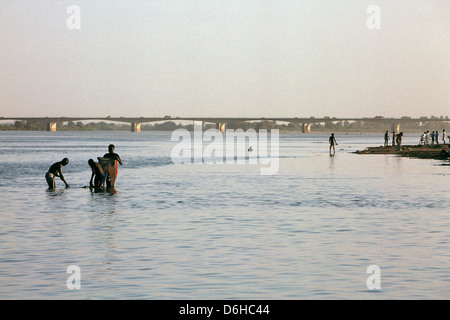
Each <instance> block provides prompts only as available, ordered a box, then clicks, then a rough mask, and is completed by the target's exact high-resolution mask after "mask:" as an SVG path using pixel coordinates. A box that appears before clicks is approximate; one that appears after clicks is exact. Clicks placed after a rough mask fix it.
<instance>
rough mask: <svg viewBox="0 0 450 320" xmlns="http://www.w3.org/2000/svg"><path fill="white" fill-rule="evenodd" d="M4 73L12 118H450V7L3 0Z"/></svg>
mask: <svg viewBox="0 0 450 320" xmlns="http://www.w3.org/2000/svg"><path fill="white" fill-rule="evenodd" d="M71 5H76V6H78V7H79V9H80V15H79V16H80V29H69V28H68V26H67V20H68V19H69V21H70V22H72V23H73V21H74V20H73V19H72V14H71V13H67V8H68V7H69V6H71ZM371 5H375V6H377V7H378V8H379V9H380V15H379V18H380V19H379V20H373V18H374V16H373V12H370V13H368V12H367V9H368V7H369V6H371ZM375 18H376V17H375ZM368 19H371V20H370V21H372V22H373V21H379V23H380V24H379V25H380V28H379V29H369V28H368V27H367V21H368ZM0 71H1V74H0V116H4V117H13V116H17V117H45V116H49V117H52V116H68V117H69V116H84V117H97V116H98V117H105V116H108V115H110V116H112V117H120V116H123V117H139V116H144V117H152V116H164V115H171V116H172V117H176V116H181V117H183V116H185V117H188V116H189V117H196V116H204V117H209V116H210V117H309V116H315V117H322V116H331V117H372V116H378V115H380V116H385V117H400V116H404V115H405V116H412V117H420V116H431V115H434V116H440V115H444V116H446V115H449V116H450V1H448V0H426V1H424V0H370V1H367V0H353V1H350V0H259V1H257V0H128V1H116V0H82V1H76V0H70V1H67V0H59V1H55V0H51V1H50V0H39V1H31V0H26V1H25V0H0Z"/></svg>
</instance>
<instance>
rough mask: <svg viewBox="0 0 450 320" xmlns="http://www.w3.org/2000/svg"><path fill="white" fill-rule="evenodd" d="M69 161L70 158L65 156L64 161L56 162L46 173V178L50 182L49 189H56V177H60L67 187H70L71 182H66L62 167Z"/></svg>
mask: <svg viewBox="0 0 450 320" xmlns="http://www.w3.org/2000/svg"><path fill="white" fill-rule="evenodd" d="M68 163H69V159H67V158H64V159H62V161H59V162H55V163H54V164H52V166H51V167H50V169H48V172H47V173H46V174H45V179H46V180H47V183H48V188H49V189H52V190H53V189H55V177H59V178H60V179H61V181H62V182H64V184H65V185H66V188H69V187H70V186H69V184H68V183H67V182H66V179H64V176H63V173H62V170H61V169H62V167H63V166H66V165H67V164H68Z"/></svg>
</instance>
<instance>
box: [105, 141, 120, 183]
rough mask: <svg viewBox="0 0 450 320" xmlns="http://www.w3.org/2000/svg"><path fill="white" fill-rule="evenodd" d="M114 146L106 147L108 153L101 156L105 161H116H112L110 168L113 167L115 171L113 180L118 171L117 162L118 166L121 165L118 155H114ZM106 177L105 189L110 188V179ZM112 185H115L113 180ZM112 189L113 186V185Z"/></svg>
mask: <svg viewBox="0 0 450 320" xmlns="http://www.w3.org/2000/svg"><path fill="white" fill-rule="evenodd" d="M114 149H115V147H114V145H113V144H110V145H109V146H108V151H109V152H108V153H105V155H104V156H103V158H107V159H111V160H116V161H112V166H114V167H115V168H114V170H115V178H117V174H118V171H119V170H118V169H119V168H117V162H118V163H120V165H123V163H122V160H121V159H120V157H119V155H118V154H117V153H114ZM107 176H108V177H107V178H106V186H107V187H111V177H110V175H107ZM114 184H115V180H114ZM113 187H114V185H113Z"/></svg>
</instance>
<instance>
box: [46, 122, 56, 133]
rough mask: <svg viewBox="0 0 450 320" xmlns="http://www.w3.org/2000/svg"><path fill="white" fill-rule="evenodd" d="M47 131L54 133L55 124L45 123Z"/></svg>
mask: <svg viewBox="0 0 450 320" xmlns="http://www.w3.org/2000/svg"><path fill="white" fill-rule="evenodd" d="M47 131H56V122H47Z"/></svg>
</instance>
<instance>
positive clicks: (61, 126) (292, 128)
mask: <svg viewBox="0 0 450 320" xmlns="http://www.w3.org/2000/svg"><path fill="white" fill-rule="evenodd" d="M215 127H216V126H215V124H212V123H205V124H204V126H203V129H204V130H207V129H210V128H215ZM226 127H227V128H228V129H235V130H236V129H242V130H244V131H245V130H248V129H255V130H257V131H258V130H260V129H278V130H280V131H281V132H302V130H303V126H302V124H301V123H294V122H290V123H277V122H275V121H271V120H265V121H258V122H240V121H235V122H229V123H227V125H226ZM179 128H184V129H187V130H189V131H192V130H194V125H193V124H181V123H175V122H174V121H166V122H157V123H143V124H142V125H141V131H173V130H176V129H179ZM391 129H392V128H391V126H390V125H386V124H385V123H382V122H374V121H353V122H349V121H327V122H325V123H313V124H311V132H341V133H347V132H348V133H351V132H357V133H359V132H385V131H386V130H388V131H391ZM443 129H445V130H446V131H450V123H449V122H438V121H433V120H429V121H422V122H420V123H419V122H417V123H414V122H412V123H402V124H401V130H402V131H404V132H423V131H426V130H430V131H436V130H438V131H442V130H443ZM0 130H16V131H45V130H46V124H45V123H44V122H41V121H14V122H13V123H0ZM57 130H58V131H130V124H128V123H114V122H105V121H100V122H88V123H83V122H81V121H77V122H74V121H68V122H65V123H58V125H57Z"/></svg>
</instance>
